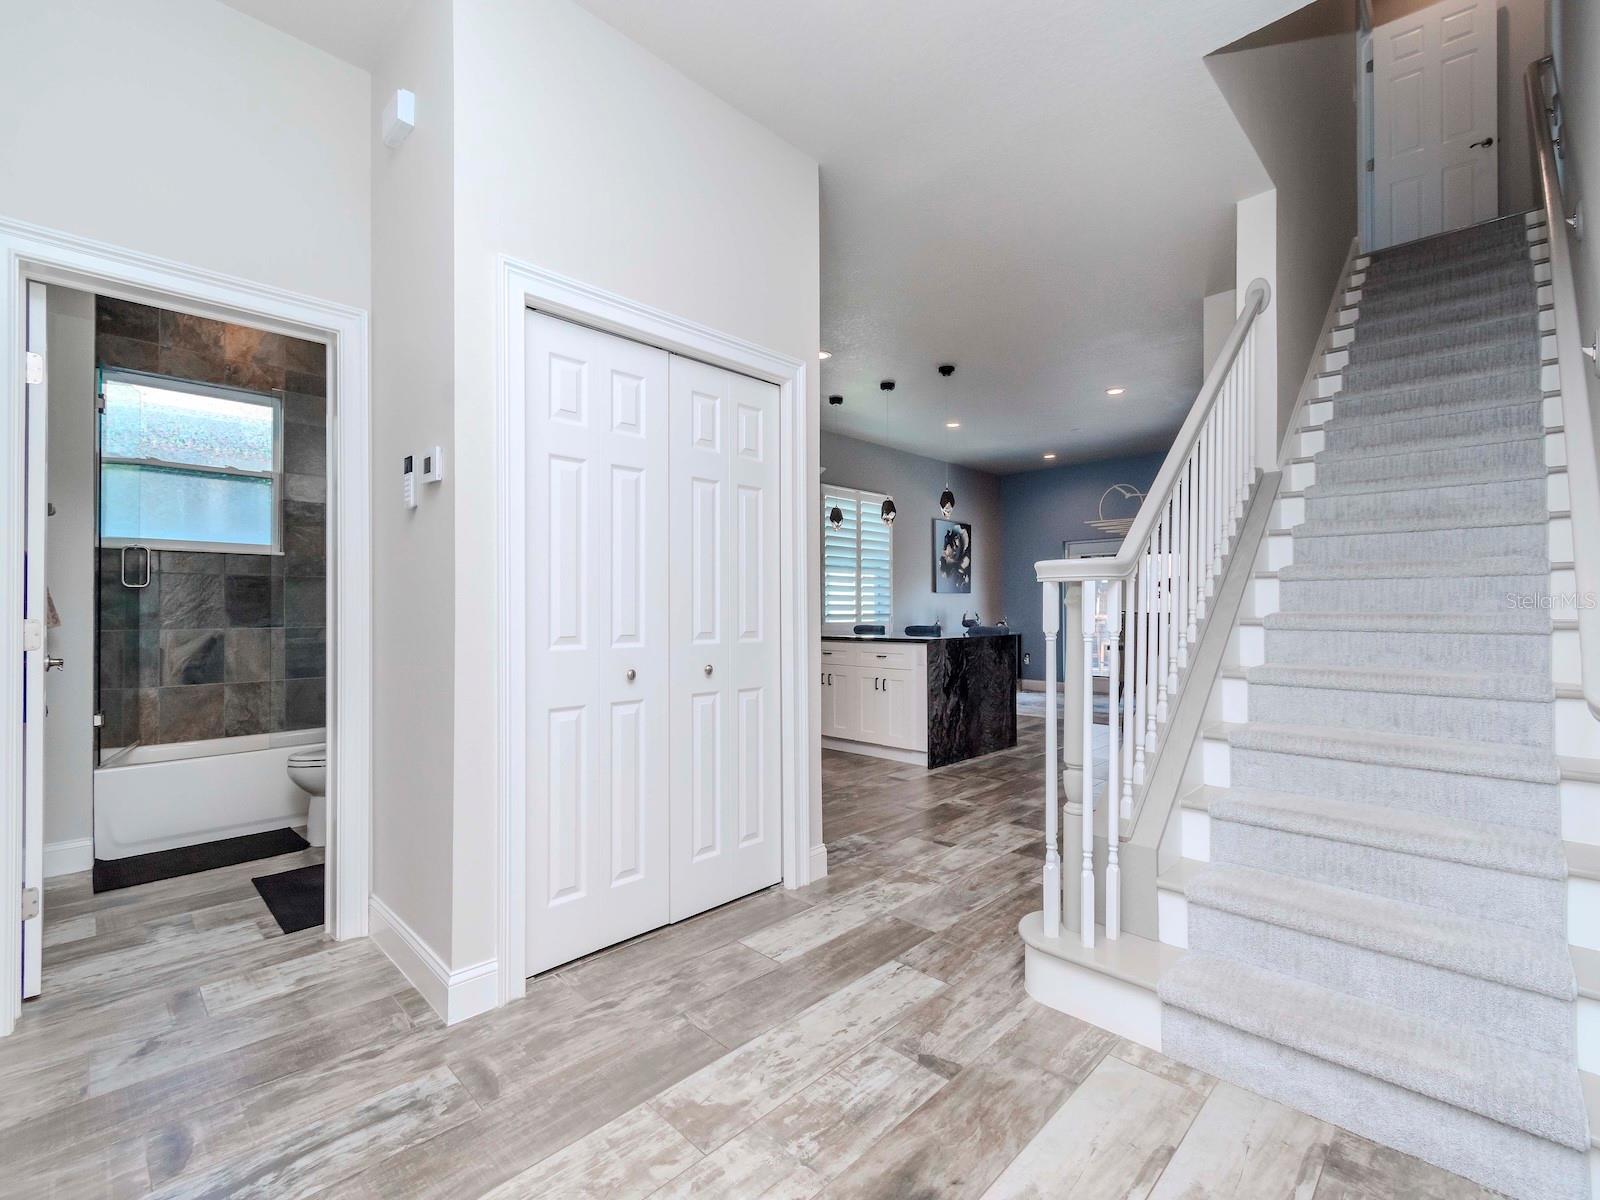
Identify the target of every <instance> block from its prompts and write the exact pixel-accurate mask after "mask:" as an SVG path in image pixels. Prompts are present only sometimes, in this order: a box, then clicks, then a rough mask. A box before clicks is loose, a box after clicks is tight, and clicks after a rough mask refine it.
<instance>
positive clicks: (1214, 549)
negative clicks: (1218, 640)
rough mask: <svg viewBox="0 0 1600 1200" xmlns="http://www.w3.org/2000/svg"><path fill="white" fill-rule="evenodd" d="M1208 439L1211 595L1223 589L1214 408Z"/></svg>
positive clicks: (1218, 419)
mask: <svg viewBox="0 0 1600 1200" xmlns="http://www.w3.org/2000/svg"><path fill="white" fill-rule="evenodd" d="M1229 378H1231V376H1229V377H1224V379H1223V381H1222V388H1223V391H1224V393H1226V391H1227V389H1228V386H1229V384H1228V379H1229ZM1206 430H1207V437H1208V439H1209V441H1210V442H1211V469H1210V470H1209V471H1208V472H1206V476H1207V478H1206V492H1207V493H1208V496H1207V501H1206V527H1207V530H1208V533H1207V538H1208V540H1209V541H1210V543H1211V557H1210V559H1209V560H1208V565H1207V567H1206V584H1207V586H1208V587H1210V588H1211V594H1212V596H1215V595H1216V594H1217V590H1218V589H1219V588H1220V587H1221V586H1222V585H1221V584H1219V583H1217V579H1218V577H1219V576H1220V575H1221V574H1222V414H1221V409H1220V408H1213V409H1212V410H1211V416H1210V417H1209V418H1208V419H1207V421H1206Z"/></svg>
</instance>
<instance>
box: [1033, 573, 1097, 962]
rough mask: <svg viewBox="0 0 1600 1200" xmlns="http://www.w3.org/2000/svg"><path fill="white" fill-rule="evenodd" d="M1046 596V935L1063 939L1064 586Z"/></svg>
mask: <svg viewBox="0 0 1600 1200" xmlns="http://www.w3.org/2000/svg"><path fill="white" fill-rule="evenodd" d="M1039 590H1040V592H1041V593H1043V597H1044V605H1043V607H1044V935H1045V936H1046V937H1059V936H1061V848H1060V841H1061V839H1060V836H1059V831H1058V829H1057V822H1058V821H1059V820H1060V814H1061V803H1060V796H1059V788H1058V784H1057V781H1058V772H1059V771H1060V769H1061V758H1060V755H1059V754H1058V753H1057V750H1056V631H1057V629H1058V628H1059V627H1060V624H1061V587H1060V585H1059V584H1054V583H1046V584H1041V585H1040V589H1039ZM1091 911H1092V910H1091Z"/></svg>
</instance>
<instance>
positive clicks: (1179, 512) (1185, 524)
mask: <svg viewBox="0 0 1600 1200" xmlns="http://www.w3.org/2000/svg"><path fill="white" fill-rule="evenodd" d="M1172 511H1173V513H1174V514H1175V519H1174V522H1173V524H1175V525H1176V526H1177V529H1178V537H1177V543H1178V544H1177V549H1176V551H1175V552H1174V554H1173V558H1172V576H1173V581H1174V583H1175V585H1176V591H1177V596H1176V599H1177V606H1178V611H1177V614H1176V618H1177V625H1178V636H1177V637H1176V638H1174V639H1173V640H1174V641H1176V642H1177V643H1178V660H1177V669H1178V670H1179V671H1186V670H1188V669H1189V579H1188V574H1187V573H1186V572H1185V571H1184V569H1183V564H1184V563H1185V562H1186V561H1187V559H1188V556H1189V463H1188V460H1187V459H1185V460H1184V465H1183V470H1181V471H1179V472H1178V490H1177V492H1176V494H1175V495H1174V496H1173V499H1172ZM1172 686H1173V689H1174V690H1176V689H1177V686H1178V683H1177V676H1176V675H1174V676H1173V683H1172Z"/></svg>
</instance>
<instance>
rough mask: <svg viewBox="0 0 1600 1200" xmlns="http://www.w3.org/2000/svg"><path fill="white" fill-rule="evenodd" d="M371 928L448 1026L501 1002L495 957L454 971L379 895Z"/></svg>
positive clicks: (373, 910) (390, 959) (381, 946)
mask: <svg viewBox="0 0 1600 1200" xmlns="http://www.w3.org/2000/svg"><path fill="white" fill-rule="evenodd" d="M370 927H371V930H372V940H373V941H374V942H376V943H377V946H378V948H379V949H380V950H382V951H383V952H384V953H385V954H386V955H388V956H389V961H390V962H392V963H394V965H395V967H396V968H398V969H399V971H400V974H402V975H404V976H405V978H406V981H407V982H408V983H410V984H411V986H412V987H414V988H416V989H417V992H418V993H419V994H420V995H421V996H422V998H423V999H424V1000H426V1001H427V1002H428V1006H429V1007H430V1008H432V1009H433V1011H434V1012H436V1013H438V1014H439V1016H440V1017H442V1018H443V1019H444V1023H445V1024H446V1025H455V1024H457V1023H458V1022H461V1021H465V1020H467V1019H468V1018H469V1017H475V1016H477V1015H478V1014H479V1013H484V1012H488V1011H489V1010H490V1009H491V1008H494V1007H496V1006H497V1005H498V1004H499V1003H500V998H499V987H500V985H499V979H498V966H497V964H496V962H495V960H494V959H492V958H491V959H486V960H485V961H483V962H481V963H476V964H474V965H473V966H470V967H463V968H461V969H460V970H458V971H452V970H450V969H449V968H448V967H447V966H445V963H444V960H443V959H442V958H440V957H439V955H438V953H437V952H436V951H435V950H434V949H433V947H432V946H430V945H428V943H427V942H425V941H423V940H422V938H421V936H419V935H418V933H417V931H416V930H414V929H412V928H411V926H409V925H407V924H406V923H405V922H404V921H403V920H401V919H400V918H399V917H398V916H397V915H396V914H395V912H394V910H393V909H391V908H390V907H389V906H388V905H387V904H385V903H384V902H383V901H382V900H380V899H378V898H377V897H376V896H374V897H372V905H371V926H370Z"/></svg>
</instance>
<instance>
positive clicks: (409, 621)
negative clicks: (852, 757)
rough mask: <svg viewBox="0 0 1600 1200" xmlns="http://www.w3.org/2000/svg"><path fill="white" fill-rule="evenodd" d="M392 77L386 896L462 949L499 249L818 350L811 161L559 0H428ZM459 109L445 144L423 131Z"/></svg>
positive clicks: (490, 762) (764, 338) (380, 799)
mask: <svg viewBox="0 0 1600 1200" xmlns="http://www.w3.org/2000/svg"><path fill="white" fill-rule="evenodd" d="M447 24H448V28H446V25H447ZM396 85H400V86H406V87H411V88H412V89H413V90H414V91H416V93H417V122H418V127H417V131H416V132H415V133H414V134H412V136H411V138H410V139H409V140H408V141H407V142H406V143H405V144H404V145H403V146H402V147H400V149H399V150H397V151H394V152H392V153H391V152H387V151H385V150H383V149H382V148H381V147H379V148H378V149H377V150H376V151H374V154H375V155H376V158H375V160H374V173H375V183H376V189H375V198H376V217H375V256H376V257H375V265H376V274H375V295H376V298H375V314H374V332H375V339H376V340H375V343H374V347H375V349H374V359H375V361H374V369H375V374H376V376H377V385H378V386H377V387H375V390H374V406H375V409H376V410H377V411H378V412H379V413H380V414H384V415H385V420H387V421H388V422H389V427H388V428H387V429H385V428H384V425H383V424H382V423H380V426H379V430H378V433H377V442H378V445H377V463H376V478H377V484H376V487H377V509H378V514H379V515H378V518H377V529H376V535H377V539H378V555H379V563H380V566H379V579H380V587H379V621H378V624H379V645H378V658H379V660H380V663H382V662H383V661H384V660H385V658H386V657H387V658H388V659H389V664H388V666H387V667H380V675H379V683H378V695H379V724H378V735H377V739H376V743H377V750H378V757H379V762H378V771H379V784H378V795H377V812H376V814H375V816H376V822H377V827H376V829H375V845H376V847H377V855H376V858H377V868H376V869H377V880H378V884H377V888H378V890H377V894H378V896H379V898H380V899H382V900H383V901H384V902H385V903H386V904H387V905H388V906H389V907H390V908H392V909H393V910H394V911H395V912H396V913H397V914H398V915H399V916H401V917H402V918H403V919H404V920H406V922H407V923H408V924H410V925H411V926H412V928H413V929H415V930H416V931H417V932H418V933H419V934H421V935H422V936H423V938H424V939H425V940H426V941H427V942H428V943H429V945H430V946H431V947H432V949H433V950H434V951H435V952H436V953H437V954H438V955H439V956H440V957H441V958H442V959H443V960H444V961H445V962H446V963H447V964H448V965H449V966H450V967H452V968H455V969H461V968H464V967H468V966H472V965H475V964H477V963H480V962H482V961H484V960H486V959H489V958H492V957H493V955H494V952H495V947H494V928H495V923H494V900H495V890H494V889H495V872H494V862H495V823H496V813H495V786H496V783H495V770H496V753H497V750H496V746H495V687H496V672H497V664H496V662H495V644H494V639H495V630H496V612H495V603H494V597H495V536H496V533H495V527H496V515H495V499H494V476H495V461H494V345H495V327H494V322H495V300H496V297H495V284H496V278H495V269H496V262H497V258H498V256H499V255H501V254H508V255H511V256H513V257H516V258H518V259H521V260H524V261H527V262H530V263H533V264H536V265H538V266H542V267H546V268H550V269H553V270H555V271H559V272H561V273H563V274H566V275H569V276H572V277H574V278H577V279H580V280H583V281H585V282H588V283H592V284H595V285H597V286H599V287H603V288H607V289H609V290H612V291H615V292H618V293H621V294H623V295H625V296H628V297H630V298H632V299H635V300H638V301H640V302H642V303H644V304H648V305H652V306H654V307H657V308H661V309H664V310H666V311H669V312H671V313H674V314H676V315H678V316H682V317H687V318H690V319H692V320H695V321H698V322H700V323H701V324H704V325H707V326H710V327H711V328H714V329H717V330H719V331H722V332H725V333H730V334H734V335H736V336H739V337H743V338H745V339H747V340H749V341H751V342H754V343H757V344H759V345H762V346H765V347H768V348H770V349H773V350H776V351H779V352H781V353H786V354H789V355H792V356H793V357H795V358H799V359H802V360H805V361H810V362H815V361H816V355H817V347H818V343H819V337H820V335H819V332H818V278H819V276H818V272H819V267H818V225H817V221H818V207H817V168H816V163H815V162H813V161H811V160H810V159H807V158H806V157H805V156H804V155H802V154H800V153H799V152H798V151H796V150H795V149H793V148H792V147H790V146H789V145H787V144H786V143H784V142H782V141H780V140H779V139H778V138H776V137H775V136H773V135H772V134H771V133H769V132H767V131H766V130H764V129H763V128H761V127H760V126H758V125H756V124H755V123H754V122H752V121H751V120H749V119H748V118H747V117H745V116H743V115H741V114H740V113H738V112H736V111H734V110H733V109H732V108H730V107H729V106H728V105H726V104H724V103H723V102H722V101H720V100H718V99H716V98H715V97H713V96H712V95H710V94H709V93H708V92H706V91H705V90H704V89H702V88H700V87H699V86H698V85H696V84H694V83H691V82H690V81H689V80H688V79H686V78H685V77H684V76H682V75H680V74H679V73H678V72H676V71H674V70H673V69H671V68H669V67H667V66H666V65H665V64H663V63H662V62H660V61H659V60H658V59H656V58H654V57H652V56H651V55H649V54H647V53H646V52H645V51H643V50H642V49H640V48H639V47H638V46H637V45H635V44H634V43H632V42H630V41H628V40H627V39H625V38H624V37H622V36H621V35H620V34H618V33H617V32H616V31H615V30H613V29H612V28H611V27H610V26H608V25H606V24H604V23H603V22H601V21H599V20H597V19H596V18H595V17H593V16H591V15H590V14H589V13H587V12H585V11H584V10H583V9H581V8H578V7H577V6H576V5H574V4H571V3H568V2H567V0H531V2H529V0H421V2H420V5H419V7H418V8H417V9H416V10H414V11H412V12H411V13H410V14H409V15H408V17H407V20H406V28H405V29H404V30H402V32H401V34H400V35H399V36H398V37H397V38H396V40H395V42H394V43H393V44H392V45H391V47H390V48H389V50H388V52H387V53H386V55H385V58H384V61H383V63H382V64H381V65H380V67H379V69H378V70H377V72H376V74H375V87H374V97H373V106H374V108H375V109H376V108H377V107H378V106H379V105H380V103H381V101H380V98H381V97H382V96H384V95H386V94H387V93H388V91H389V89H391V88H392V87H393V86H396ZM450 122H453V129H454V132H453V144H452V145H451V146H450V147H448V149H447V148H445V147H443V146H441V145H440V144H439V142H438V141H437V140H435V141H433V142H431V143H430V142H428V141H426V140H424V139H425V137H426V136H427V135H428V134H429V131H430V128H431V129H432V131H433V132H432V135H431V136H432V137H433V138H435V139H438V138H440V137H441V136H442V135H441V134H440V132H439V131H440V130H441V129H442V128H443V127H444V126H445V125H446V124H447V123H450ZM408 159H409V161H408ZM447 160H448V161H449V162H450V163H451V164H452V169H451V174H450V177H449V179H448V183H449V188H450V191H449V192H448V193H447V192H446V190H445V183H446V178H445V176H444V175H443V174H442V169H443V168H442V164H443V163H444V162H445V161H447ZM391 193H392V194H391ZM452 224H453V230H454V238H453V244H452V246H451V255H452V259H453V267H447V266H446V265H445V264H444V263H443V262H442V261H441V259H440V257H439V248H438V246H437V245H436V243H435V241H434V236H435V234H436V232H437V231H438V230H439V229H441V228H445V229H449V228H451V227H452ZM447 303H448V305H449V308H450V309H453V328H452V320H451V317H450V315H449V312H448V311H446V308H445V306H446V304H447ZM386 306H387V307H386ZM385 330H386V332H385ZM441 353H449V354H452V355H453V360H454V361H453V367H452V369H451V370H449V371H445V370H443V369H442V368H441V364H440V362H439V360H438V355H440V354H441ZM385 381H387V385H386V383H385ZM815 387H816V383H815V372H813V373H812V377H811V388H812V391H813V394H812V396H811V402H812V411H813V412H815V411H816V399H817V397H816V395H815ZM452 431H453V432H452ZM809 436H810V437H811V439H812V451H813V455H814V454H815V451H816V437H817V431H816V428H815V425H814V424H813V427H812V429H811V430H810V434H809ZM433 440H438V441H440V442H442V443H443V444H445V445H446V447H447V455H448V457H447V462H450V463H451V470H450V481H449V482H447V483H446V484H445V485H444V493H443V495H440V496H437V497H436V496H433V495H430V494H429V490H428V489H424V493H423V496H422V498H421V499H422V505H421V507H420V508H419V509H418V511H417V512H416V513H415V514H412V515H410V516H406V515H404V514H401V513H400V512H399V509H398V505H397V502H396V501H395V500H394V492H395V491H396V488H397V485H398V480H397V479H396V478H395V474H396V472H397V471H398V459H397V455H398V454H400V453H401V452H403V451H404V450H405V449H407V448H411V449H420V448H422V447H423V446H424V445H426V444H429V443H430V442H431V441H433ZM811 507H812V508H815V493H813V498H812V502H811ZM813 536H815V534H813ZM811 554H812V555H814V554H815V548H813V549H812V551H811ZM390 588H403V589H415V591H414V593H413V594H411V595H408V596H404V597H400V596H392V597H386V596H385V595H384V592H385V591H386V590H388V589H390ZM813 621H815V617H814V616H813ZM813 631H814V632H815V629H814V630H813ZM812 665H813V668H815V666H816V663H815V662H814V663H813V664H812ZM812 673H813V674H814V673H815V672H814V670H813V672H812ZM402 691H409V693H410V694H407V695H401V694H398V693H399V692H402ZM391 692H394V693H396V694H387V693H391ZM817 703H818V701H817V698H816V696H815V695H813V696H812V698H811V705H812V718H813V719H812V729H813V730H815V729H816V727H817V726H816V719H815V718H816V706H817ZM816 753H817V749H816V747H815V746H813V749H812V754H813V755H815V754H816ZM385 755H389V756H391V757H392V758H393V760H394V763H393V766H392V768H391V767H386V766H385V764H384V761H383V760H384V757H385ZM817 787H818V785H814V794H813V798H812V806H813V830H814V831H815V830H817V829H819V828H820V824H821V811H820V810H821V801H820V791H819V790H816V789H817Z"/></svg>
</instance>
